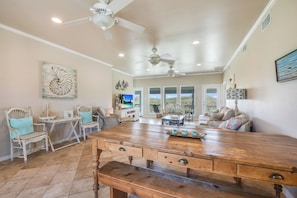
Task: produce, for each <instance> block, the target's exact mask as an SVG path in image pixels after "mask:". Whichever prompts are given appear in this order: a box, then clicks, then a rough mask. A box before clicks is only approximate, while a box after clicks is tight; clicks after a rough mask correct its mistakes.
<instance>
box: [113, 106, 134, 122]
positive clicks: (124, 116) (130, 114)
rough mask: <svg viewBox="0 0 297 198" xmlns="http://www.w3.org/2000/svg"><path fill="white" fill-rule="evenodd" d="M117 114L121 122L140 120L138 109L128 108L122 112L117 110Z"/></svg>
mask: <svg viewBox="0 0 297 198" xmlns="http://www.w3.org/2000/svg"><path fill="white" fill-rule="evenodd" d="M115 114H116V115H118V116H119V117H120V119H121V120H129V121H130V120H131V121H137V120H139V110H138V109H137V108H127V109H121V110H118V109H116V110H115Z"/></svg>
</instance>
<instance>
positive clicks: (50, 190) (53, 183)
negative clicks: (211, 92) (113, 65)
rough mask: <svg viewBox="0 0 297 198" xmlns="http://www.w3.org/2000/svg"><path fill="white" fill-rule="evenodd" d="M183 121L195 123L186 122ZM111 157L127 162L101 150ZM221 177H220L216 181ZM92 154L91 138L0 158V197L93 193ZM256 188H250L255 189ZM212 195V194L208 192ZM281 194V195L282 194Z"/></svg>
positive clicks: (265, 188)
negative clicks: (53, 149)
mask: <svg viewBox="0 0 297 198" xmlns="http://www.w3.org/2000/svg"><path fill="white" fill-rule="evenodd" d="M140 122H146V123H151V124H160V123H161V121H160V120H156V119H140ZM186 124H195V123H194V122H186ZM110 160H118V161H122V162H127V163H128V158H127V157H125V156H116V155H113V154H112V153H109V152H102V154H101V164H105V163H107V162H108V161H110ZM133 164H135V165H139V166H144V165H145V161H144V160H143V159H135V160H134V161H133ZM153 168H156V169H158V170H159V171H169V172H170V171H174V172H175V173H178V174H181V175H183V174H184V173H185V170H181V169H178V170H177V169H175V168H174V167H169V166H165V165H162V164H157V163H154V167H153ZM193 175H196V176H199V177H200V178H208V179H209V180H210V181H214V180H216V181H218V182H219V183H220V181H222V177H220V178H218V177H217V176H213V175H211V174H205V173H198V172H197V173H193ZM219 180H220V181H219ZM223 180H224V182H225V181H226V182H227V183H233V184H232V185H234V181H233V179H232V178H223ZM92 185H93V180H92V155H91V141H90V139H88V140H87V141H86V142H81V143H80V144H76V145H74V146H71V147H67V148H64V149H61V150H58V151H56V152H49V153H45V151H38V152H36V153H34V154H31V155H29V157H28V163H27V164H24V162H23V159H20V158H15V160H14V161H13V162H11V161H10V160H7V161H3V162H0V198H31V197H32V198H39V197H40V198H81V197H84V198H85V197H86V198H88V197H93V191H92ZM243 185H244V188H245V189H247V190H248V189H249V187H250V186H253V187H256V189H257V191H259V193H260V194H262V195H264V196H265V197H273V195H274V193H273V187H272V185H270V184H267V183H265V182H257V183H255V182H251V181H246V180H243ZM254 189H255V188H253V191H254ZM99 197H100V198H108V197H109V187H107V186H104V185H101V189H100V191H99ZM210 197H211V195H210ZM282 197H283V196H282Z"/></svg>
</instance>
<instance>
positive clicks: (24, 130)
mask: <svg viewBox="0 0 297 198" xmlns="http://www.w3.org/2000/svg"><path fill="white" fill-rule="evenodd" d="M9 122H10V126H11V127H13V128H16V129H17V130H18V134H19V136H22V135H27V134H30V133H33V132H34V127H33V118H32V116H29V117H25V118H10V119H9ZM11 138H12V139H14V138H16V134H14V133H13V134H11Z"/></svg>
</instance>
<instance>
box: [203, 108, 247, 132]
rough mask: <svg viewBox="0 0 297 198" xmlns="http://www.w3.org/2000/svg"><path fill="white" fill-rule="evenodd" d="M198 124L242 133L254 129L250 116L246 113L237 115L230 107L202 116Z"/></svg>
mask: <svg viewBox="0 0 297 198" xmlns="http://www.w3.org/2000/svg"><path fill="white" fill-rule="evenodd" d="M198 123H199V125H204V126H209V127H213V128H221V129H224V130H236V131H242V132H250V131H251V128H252V121H251V120H250V119H249V117H248V115H246V114H244V113H239V114H238V115H235V111H234V110H233V109H231V108H229V107H222V108H220V109H218V110H216V111H214V112H211V113H205V114H204V115H200V116H199V121H198Z"/></svg>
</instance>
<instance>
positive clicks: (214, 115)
mask: <svg viewBox="0 0 297 198" xmlns="http://www.w3.org/2000/svg"><path fill="white" fill-rule="evenodd" d="M223 116H224V114H223V113H211V114H210V117H211V119H212V120H221V119H222V117H223Z"/></svg>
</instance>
